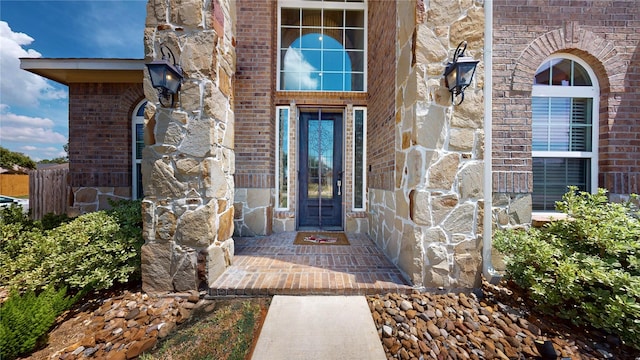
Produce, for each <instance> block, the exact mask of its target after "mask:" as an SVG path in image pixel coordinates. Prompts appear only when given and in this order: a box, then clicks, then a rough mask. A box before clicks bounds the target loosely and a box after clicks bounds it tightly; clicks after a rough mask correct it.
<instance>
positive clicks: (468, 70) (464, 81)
mask: <svg viewBox="0 0 640 360" xmlns="http://www.w3.org/2000/svg"><path fill="white" fill-rule="evenodd" d="M476 64H477V62H476V61H473V62H459V63H458V64H457V65H458V72H459V73H460V76H459V78H458V86H462V87H467V86H469V85H471V79H472V78H473V73H474V72H475V70H476Z"/></svg>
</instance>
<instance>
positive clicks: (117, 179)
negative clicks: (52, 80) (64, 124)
mask: <svg viewBox="0 0 640 360" xmlns="http://www.w3.org/2000/svg"><path fill="white" fill-rule="evenodd" d="M143 98H144V94H143V90H142V84H112V83H102V84H93V83H91V84H89V83H80V84H71V85H70V86H69V179H70V180H69V181H70V182H71V183H70V185H71V186H73V187H80V186H96V187H101V186H104V187H127V186H131V115H132V112H133V110H134V107H135V106H136V105H137V104H138V103H139V102H140V101H141V100H142V99H143Z"/></svg>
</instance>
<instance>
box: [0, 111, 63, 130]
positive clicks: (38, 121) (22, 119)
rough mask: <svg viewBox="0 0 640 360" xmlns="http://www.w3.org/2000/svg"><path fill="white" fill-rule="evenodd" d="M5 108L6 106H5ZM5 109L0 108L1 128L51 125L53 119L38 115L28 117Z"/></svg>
mask: <svg viewBox="0 0 640 360" xmlns="http://www.w3.org/2000/svg"><path fill="white" fill-rule="evenodd" d="M5 109H6V108H5ZM5 111H6V110H4V109H3V110H2V113H0V122H1V123H2V128H3V129H4V127H5V126H7V125H8V126H16V125H17V126H29V127H46V128H51V127H53V125H54V123H53V120H51V119H47V118H40V117H30V116H25V115H17V114H12V113H7V112H5Z"/></svg>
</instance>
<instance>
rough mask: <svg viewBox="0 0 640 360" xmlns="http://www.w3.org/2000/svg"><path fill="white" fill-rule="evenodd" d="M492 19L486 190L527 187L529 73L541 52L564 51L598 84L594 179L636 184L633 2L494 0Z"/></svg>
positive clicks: (638, 24)
mask: <svg viewBox="0 0 640 360" xmlns="http://www.w3.org/2000/svg"><path fill="white" fill-rule="evenodd" d="M532 4H535V5H532ZM493 21H494V49H493V62H494V68H493V76H494V89H493V97H494V103H493V140H494V141H493V170H494V174H493V182H494V191H496V192H505V193H527V192H531V189H532V176H531V85H532V81H533V75H534V73H535V71H536V69H537V68H538V66H540V65H541V64H542V62H543V61H544V59H545V58H546V57H548V56H549V55H551V54H553V53H557V52H565V53H571V54H573V55H576V56H578V57H580V58H581V59H582V60H584V61H585V62H586V63H587V64H588V65H589V66H590V67H591V68H592V69H593V70H594V72H595V73H596V76H597V80H598V82H599V84H600V94H601V97H600V118H599V125H600V128H599V129H600V134H599V136H600V140H599V144H598V153H599V168H600V170H599V171H600V173H599V184H598V185H599V186H600V187H605V188H607V189H608V190H609V191H610V192H611V193H614V194H628V193H632V192H635V193H637V192H639V191H640V185H638V184H639V183H640V155H639V154H640V97H638V95H637V94H638V93H640V50H639V47H638V44H639V41H640V7H639V6H638V4H637V2H635V1H572V0H564V1H562V0H560V1H548V2H545V1H537V2H535V3H534V2H531V1H526V0H496V1H494V20H493Z"/></svg>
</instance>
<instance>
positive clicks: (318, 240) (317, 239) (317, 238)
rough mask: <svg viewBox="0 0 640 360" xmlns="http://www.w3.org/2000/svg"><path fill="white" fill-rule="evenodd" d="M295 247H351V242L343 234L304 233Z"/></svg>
mask: <svg viewBox="0 0 640 360" xmlns="http://www.w3.org/2000/svg"><path fill="white" fill-rule="evenodd" d="M293 245H349V240H347V235H345V233H343V232H325V231H302V232H299V233H298V234H297V235H296V239H295V240H294V241H293Z"/></svg>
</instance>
